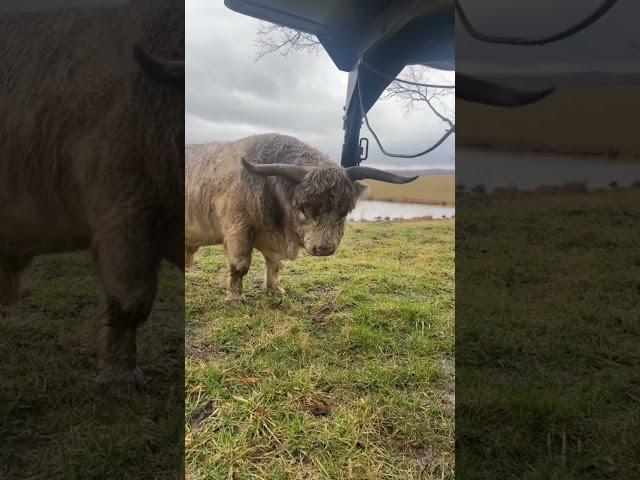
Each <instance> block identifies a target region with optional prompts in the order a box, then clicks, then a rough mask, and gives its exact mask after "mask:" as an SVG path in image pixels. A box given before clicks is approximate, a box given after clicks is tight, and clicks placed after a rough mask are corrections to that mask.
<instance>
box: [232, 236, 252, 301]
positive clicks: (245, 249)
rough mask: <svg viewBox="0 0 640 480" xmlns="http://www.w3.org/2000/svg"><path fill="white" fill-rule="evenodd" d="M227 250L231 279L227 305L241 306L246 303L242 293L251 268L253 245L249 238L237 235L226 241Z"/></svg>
mask: <svg viewBox="0 0 640 480" xmlns="http://www.w3.org/2000/svg"><path fill="white" fill-rule="evenodd" d="M225 250H226V253H227V260H228V261H229V277H228V278H227V303H229V304H231V305H239V304H241V303H245V302H246V298H245V296H244V293H242V279H243V278H244V277H245V275H246V274H247V272H248V271H249V267H250V266H251V253H252V252H253V245H252V243H251V242H250V241H249V239H248V236H245V235H235V236H233V237H232V238H228V239H226V240H225Z"/></svg>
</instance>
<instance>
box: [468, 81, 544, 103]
mask: <svg viewBox="0 0 640 480" xmlns="http://www.w3.org/2000/svg"><path fill="white" fill-rule="evenodd" d="M553 90H554V88H553V87H552V88H546V89H544V90H536V91H530V92H527V91H523V90H516V89H514V88H508V87H503V86H500V85H498V84H496V83H492V82H487V81H486V80H480V79H477V78H473V77H470V76H469V75H464V74H461V73H458V74H457V75H456V98H460V99H462V100H466V101H468V102H476V103H483V104H485V105H493V106H495V107H519V106H522V105H528V104H529V103H535V102H537V101H539V100H542V99H543V98H545V97H546V96H548V95H549V94H550V93H551V92H553Z"/></svg>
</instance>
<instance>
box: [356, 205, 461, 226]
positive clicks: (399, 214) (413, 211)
mask: <svg viewBox="0 0 640 480" xmlns="http://www.w3.org/2000/svg"><path fill="white" fill-rule="evenodd" d="M455 213H456V209H455V207H442V206H440V205H422V204H419V203H398V202H383V201H380V200H360V201H359V202H358V203H357V204H356V208H354V209H353V211H352V212H351V213H350V214H349V220H354V221H356V222H362V221H370V220H377V219H386V218H389V219H390V220H393V219H407V218H419V217H427V216H430V217H433V218H434V219H440V218H443V217H445V218H451V217H453V216H454V215H455Z"/></svg>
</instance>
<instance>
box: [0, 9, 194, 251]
mask: <svg viewBox="0 0 640 480" xmlns="http://www.w3.org/2000/svg"><path fill="white" fill-rule="evenodd" d="M173 3H174V2H173V0H166V1H165V2H155V3H154V2H153V1H151V0H136V1H134V2H131V3H129V4H126V5H122V6H120V7H117V8H113V7H112V8H94V9H69V10H64V11H59V12H54V13H37V14H33V13H25V14H11V15H0V31H1V32H2V36H3V41H2V42H0V58H2V62H0V111H2V114H3V121H2V122H0V151H2V155H0V239H5V238H7V236H8V235H14V234H15V233H16V232H17V233H18V236H20V232H22V237H23V239H24V240H25V241H28V240H27V239H28V238H29V237H30V236H32V234H33V233H34V229H36V230H38V231H42V232H49V233H50V234H51V235H52V236H56V235H58V236H60V237H61V241H64V240H63V239H62V237H65V236H67V237H69V236H83V237H87V236H88V234H89V232H88V230H89V229H90V228H91V227H90V225H89V224H90V223H91V219H90V218H89V216H90V215H89V214H88V213H87V209H88V208H91V207H94V210H97V209H98V207H97V206H96V205H97V203H98V202H99V199H96V198H93V197H95V196H96V195H104V194H105V192H109V194H110V195H112V196H114V197H115V196H117V191H118V189H119V190H120V191H126V190H130V191H138V192H143V191H145V189H146V191H149V192H151V191H154V190H155V191H156V192H158V191H164V192H167V193H168V192H171V193H170V195H172V196H173V198H175V194H174V193H175V192H176V191H179V192H182V191H183V187H184V182H183V167H182V164H181V162H177V159H180V158H181V156H182V154H181V151H180V150H181V147H179V148H178V146H177V145H175V140H174V139H173V138H171V139H169V138H167V139H166V140H167V143H166V144H165V145H156V143H157V142H156V141H155V139H154V136H153V135H154V133H153V132H152V131H150V130H152V129H153V128H158V127H157V126H154V125H153V124H152V123H150V122H149V120H148V119H149V118H156V119H159V118H161V116H162V113H164V117H166V115H167V113H166V112H167V111H170V110H171V107H172V106H173V104H174V103H175V107H176V108H175V110H176V113H177V112H178V111H180V110H181V108H180V107H183V104H184V102H183V101H182V100H175V99H173V98H168V96H167V95H163V94H162V92H159V91H158V89H157V87H156V86H154V85H152V83H151V82H149V81H146V80H145V79H144V78H143V75H142V73H141V71H140V69H139V67H138V66H137V64H136V63H135V60H134V58H133V55H132V47H133V44H134V43H140V44H142V45H145V46H146V47H147V48H149V46H150V45H151V46H153V42H156V43H158V40H157V39H158V38H164V37H162V36H159V35H158V34H159V33H160V30H159V29H161V28H164V29H167V28H177V27H179V26H180V25H181V24H182V22H183V17H184V14H183V12H181V11H180V9H179V8H178V9H175V12H174V9H172V4H173ZM175 4H176V5H178V4H177V3H175ZM154 5H155V6H154ZM150 9H152V10H150ZM152 12H157V15H158V17H157V18H154V17H153V15H150V13H152ZM172 17H175V18H172ZM163 23H166V25H164V27H163V26H162V24H163ZM183 41H184V40H183V39H181V40H179V41H178V35H177V34H176V36H175V38H174V37H173V36H171V40H170V41H169V43H175V47H176V48H168V45H157V48H154V50H155V53H164V54H165V55H167V56H170V55H171V56H173V55H175V53H176V52H177V50H178V49H179V45H180V42H182V43H183ZM163 102H164V103H163ZM180 113H182V112H180ZM178 120H179V119H172V118H168V119H167V118H164V119H163V122H166V123H165V125H163V127H162V129H163V130H164V131H169V130H171V129H172V128H174V127H173V126H172V124H173V123H175V125H179V123H178ZM174 129H175V128H174ZM155 138H158V137H157V136H156V137H155ZM152 151H157V152H158V155H155V156H154V155H149V154H147V153H148V152H152ZM136 152H139V153H138V154H136ZM150 157H154V158H150ZM177 163H180V165H178V164H177ZM116 172H118V173H116ZM134 177H136V180H134ZM141 178H144V179H147V180H145V181H146V182H147V184H145V185H137V187H138V188H135V187H136V186H134V185H133V184H132V183H133V182H134V181H139V180H140V179H141ZM147 187H148V188H147ZM102 200H103V203H105V205H106V204H108V203H109V202H110V201H113V200H114V199H113V198H104V199H102ZM100 208H102V211H103V212H104V209H105V208H106V207H100ZM35 233H37V231H35ZM85 241H86V238H85ZM80 243H81V242H80ZM0 253H1V252H0ZM42 253H46V252H42Z"/></svg>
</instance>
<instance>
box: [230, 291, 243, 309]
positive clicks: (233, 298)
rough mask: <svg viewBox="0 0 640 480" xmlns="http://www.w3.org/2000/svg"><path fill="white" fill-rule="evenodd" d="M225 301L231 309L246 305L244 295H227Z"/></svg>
mask: <svg viewBox="0 0 640 480" xmlns="http://www.w3.org/2000/svg"><path fill="white" fill-rule="evenodd" d="M226 301H227V303H228V304H229V305H231V306H232V307H239V306H240V305H244V304H245V303H247V297H245V296H244V294H240V295H231V294H229V295H227V298H226Z"/></svg>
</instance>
